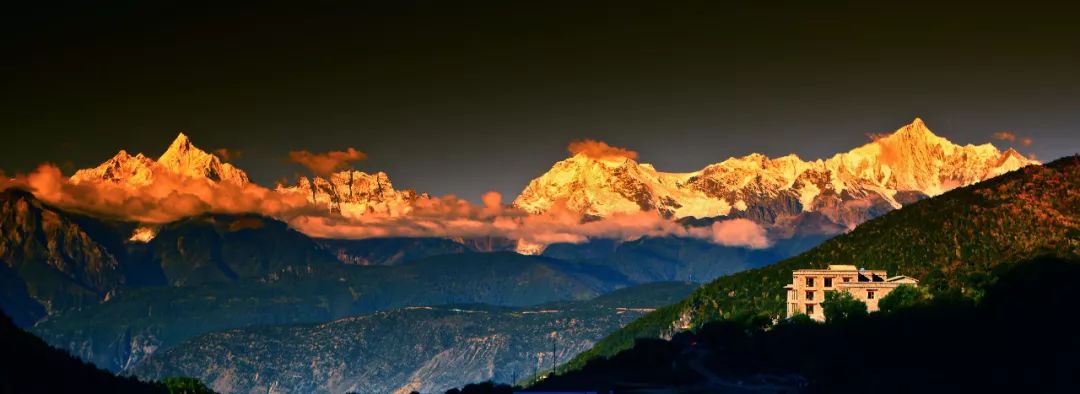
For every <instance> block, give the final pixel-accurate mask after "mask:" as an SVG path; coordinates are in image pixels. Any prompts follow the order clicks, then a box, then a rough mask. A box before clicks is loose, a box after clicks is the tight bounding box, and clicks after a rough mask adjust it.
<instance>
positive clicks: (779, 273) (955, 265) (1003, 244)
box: [572, 156, 1080, 366]
mask: <svg viewBox="0 0 1080 394" xmlns="http://www.w3.org/2000/svg"><path fill="white" fill-rule="evenodd" d="M1078 190H1080V156H1072V157H1066V158H1062V159H1059V160H1056V161H1054V162H1052V163H1049V164H1047V165H1044V166H1028V167H1024V168H1022V169H1020V170H1017V171H1014V172H1011V173H1008V174H1005V175H1002V176H999V177H996V178H993V179H991V180H988V181H985V182H980V183H977V184H975V185H972V186H968V187H964V188H960V189H956V190H953V191H950V192H947V193H945V194H943V195H941V196H938V197H934V198H930V199H926V200H923V201H919V202H917V203H914V204H911V205H909V206H907V207H905V208H904V209H900V210H897V211H893V212H890V213H888V214H886V215H884V216H882V217H880V218H877V219H874V220H871V221H869V222H867V223H864V224H862V225H861V226H859V227H858V228H856V229H855V230H853V231H851V232H850V233H848V234H844V235H841V236H838V237H836V238H833V239H831V240H829V241H826V242H824V243H823V244H821V245H820V246H817V247H815V248H813V249H811V250H809V251H807V252H806V253H803V254H800V255H798V256H796V257H792V258H790V259H786V260H784V261H781V262H779V263H777V264H773V265H770V266H767V267H763V268H759V269H754V270H749V271H744V272H740V273H737V274H733V275H730V276H725V277H721V278H719V279H717V280H715V281H713V282H711V283H709V284H707V285H705V286H703V287H702V288H701V289H699V290H697V291H695V292H694V294H692V295H691V296H690V297H688V298H687V299H685V300H683V301H681V302H680V303H677V304H674V305H671V306H668V307H664V308H661V309H659V310H657V311H656V312H654V313H652V314H650V315H647V316H645V317H643V318H642V319H640V320H638V321H635V322H634V323H631V324H630V325H628V326H627V327H625V328H624V329H622V330H620V331H618V332H616V333H614V334H612V335H611V336H609V337H608V338H605V339H604V340H603V341H601V342H600V343H599V344H598V345H597V346H596V347H595V348H593V349H591V350H590V351H589V352H586V353H584V354H583V355H582V356H580V357H579V358H578V359H576V360H574V361H573V362H572V365H573V366H580V365H582V363H583V362H584V361H585V360H587V359H589V358H593V357H596V356H610V355H613V354H614V353H615V352H617V351H619V350H622V349H626V348H628V347H629V346H630V345H631V344H632V341H633V340H634V338H637V337H659V336H663V335H669V334H670V333H671V332H672V331H673V330H677V329H683V328H688V327H696V326H700V325H701V324H703V323H705V322H708V321H713V320H717V319H726V318H732V317H735V316H738V315H741V314H748V313H763V314H767V315H769V316H773V317H778V316H782V313H783V312H784V302H785V293H784V289H783V286H784V285H785V284H787V283H789V282H790V281H791V271H792V270H795V269H802V268H824V267H825V266H826V265H828V264H834V263H843V264H854V265H857V266H860V267H866V268H875V269H885V270H888V271H889V273H890V274H895V275H908V276H912V277H915V278H919V279H920V280H921V282H920V285H922V286H927V287H929V288H931V289H933V290H935V291H949V290H953V291H959V292H961V293H963V294H965V295H969V296H972V297H976V298H978V297H980V295H981V294H982V292H983V291H984V289H985V288H986V287H987V286H989V285H990V284H991V283H992V282H993V279H994V275H993V273H994V272H995V270H998V269H1004V268H1005V267H1007V265H1008V264H1009V263H1011V262H1015V261H1021V260H1025V259H1031V258H1034V257H1036V256H1040V255H1044V254H1054V255H1059V256H1064V257H1068V258H1076V257H1077V256H1080V193H1078V192H1077V191H1078Z"/></svg>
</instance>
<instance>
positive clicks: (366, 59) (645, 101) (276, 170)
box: [0, 0, 1080, 200]
mask: <svg viewBox="0 0 1080 394" xmlns="http://www.w3.org/2000/svg"><path fill="white" fill-rule="evenodd" d="M36 3H41V2H36ZM81 3H86V4H81ZM89 3H94V4H93V5H91V4H89ZM142 3H154V4H142ZM632 3H633V2H628V1H619V2H607V3H605V2H585V1H575V2H566V3H560V2H549V1H508V2H500V3H477V2H468V1H438V2H416V1H397V0H394V1H391V0H386V1H375V2H364V3H362V4H359V5H352V6H350V7H351V8H347V9H342V8H340V7H337V8H334V7H321V6H316V5H313V4H314V3H311V2H289V3H287V4H285V5H281V6H265V5H262V6H259V7H254V6H252V7H248V6H229V7H223V6H220V5H215V6H209V5H198V4H197V3H194V2H183V3H182V4H184V6H183V7H181V6H179V5H170V4H169V3H167V2H138V1H131V2H119V3H113V5H111V6H105V5H104V4H106V2H79V3H76V4H75V5H66V6H65V5H63V4H62V3H58V2H50V3H49V4H48V5H47V6H40V7H39V8H35V9H11V8H8V9H5V10H4V11H3V12H0V13H2V14H3V16H2V17H0V18H2V20H0V22H2V23H0V24H2V27H0V29H2V30H0V33H2V34H3V38H2V45H3V46H2V49H3V55H0V73H2V74H0V75H2V81H3V85H2V86H3V96H2V97H3V99H2V100H3V101H2V102H0V130H3V135H4V138H3V140H2V143H0V168H2V169H4V170H6V171H7V172H8V173H11V172H14V171H25V170H27V169H30V168H32V167H33V166H35V165H36V164H37V163H40V162H44V161H50V162H55V163H60V164H66V165H67V166H68V167H65V168H66V170H67V171H68V172H69V173H70V170H71V169H72V168H81V167H88V166H92V165H96V164H97V163H98V162H100V161H102V160H104V159H106V158H108V157H110V156H111V155H112V154H114V153H115V151H116V150H118V149H120V148H125V149H128V150H129V151H133V152H135V151H141V152H145V153H147V154H149V155H151V156H156V155H158V154H160V153H161V152H162V151H163V150H164V148H165V146H166V145H167V144H168V143H169V142H170V141H171V140H172V138H173V137H174V136H175V134H176V132H177V131H180V130H183V131H185V132H187V133H188V134H189V135H190V136H191V137H192V139H193V140H194V141H195V143H196V144H197V145H200V146H201V147H203V148H207V149H213V148H220V147H226V148H231V149H239V150H242V151H244V156H243V157H242V158H241V159H239V160H236V161H235V162H236V164H237V165H238V166H240V167H241V168H244V169H245V170H247V171H248V172H249V173H250V174H251V175H252V176H253V177H254V179H256V180H257V181H259V182H261V183H264V184H270V183H271V182H272V181H273V180H275V179H278V178H281V177H285V176H292V175H294V174H296V173H299V172H301V171H302V170H301V168H300V167H298V166H296V165H293V164H290V163H288V162H287V161H286V159H285V157H286V155H287V153H288V151H290V150H296V149H309V150H313V151H323V150H329V149H343V148H345V147H349V146H352V147H355V148H357V149H360V150H362V151H365V152H367V153H368V154H369V155H370V157H371V158H370V160H368V161H366V162H362V163H360V164H359V165H358V168H359V169H361V170H366V171H372V170H384V171H387V172H388V173H389V174H390V176H391V179H392V180H393V181H394V182H395V185H397V186H402V187H412V188H417V189H419V190H421V191H427V192H431V193H433V194H444V193H455V194H458V195H460V196H462V197H466V198H469V199H473V200H476V199H477V198H478V197H479V195H480V194H481V193H482V192H484V191H486V190H497V191H500V192H503V193H504V194H505V195H506V199H507V200H509V199H511V198H513V196H515V195H516V194H517V192H519V191H520V190H521V188H523V187H524V186H525V184H526V183H527V182H528V181H529V180H530V179H531V178H533V177H535V176H537V175H539V174H541V173H542V172H544V171H546V170H547V169H548V168H549V167H550V165H551V164H552V163H553V162H554V161H556V160H559V159H561V158H563V157H565V156H566V151H565V146H566V144H567V142H569V141H570V140H572V139H579V138H595V139H601V140H604V141H607V142H609V143H611V144H613V145H619V146H625V147H628V148H631V149H634V150H637V151H639V152H640V153H641V161H643V162H651V163H654V164H655V165H656V166H657V167H658V168H660V169H663V170H671V171H687V170H694V169H698V168H700V167H702V166H704V165H705V164H708V163H713V162H717V161H721V160H723V159H725V158H727V157H729V156H732V155H744V154H747V153H750V152H761V153H766V154H769V155H773V156H775V155H782V154H787V153H791V152H794V153H797V154H799V155H800V156H802V157H803V158H818V157H823V156H827V155H830V154H832V153H834V152H837V151H841V150H847V149H849V148H851V147H854V146H856V145H859V144H861V143H864V142H866V141H867V137H866V134H867V133H872V132H884V131H891V130H893V129H896V128H897V127H899V126H901V125H903V124H906V123H907V122H909V121H910V120H911V119H912V118H914V117H915V116H921V117H922V118H923V119H924V120H926V122H927V124H928V125H929V126H930V127H931V128H932V129H934V130H935V131H936V132H937V133H938V134H940V135H943V136H945V137H947V138H949V139H951V140H953V141H954V142H957V143H968V142H974V143H982V142H988V141H990V135H991V134H992V133H994V132H996V131H1012V132H1015V133H1016V134H1018V135H1020V136H1022V137H1023V136H1029V137H1031V138H1032V139H1033V140H1034V143H1033V144H1032V145H1031V146H1030V147H1028V148H1022V149H1021V151H1023V152H1025V153H1027V152H1033V153H1036V154H1038V156H1039V158H1041V159H1044V160H1045V159H1052V158H1056V157H1060V156H1063V155H1066V154H1071V153H1075V152H1077V151H1080V132H1077V131H1076V128H1077V126H1078V125H1080V23H1076V15H1078V13H1076V12H1074V10H1064V9H1051V8H1036V7H1035V6H1034V4H1035V3H1034V2H1021V3H1020V4H1024V5H1026V6H1029V8H1027V9H1017V8H1015V7H1012V8H990V7H989V6H986V5H971V6H958V5H954V6H950V7H948V8H942V7H941V6H934V5H933V4H934V3H933V2H926V3H922V2H917V1H916V2H911V1H905V2H889V3H893V4H891V5H889V6H886V5H883V4H877V3H885V2H864V3H875V4H862V5H848V4H846V2H837V1H799V2H791V3H787V2H775V1H774V2H757V1H755V2H749V1H748V2H740V3H755V4H758V3H767V4H759V5H748V4H735V3H724V2H718V1H710V2H700V3H692V2H656V4H655V5H646V6H642V5H636V4H635V5H631V4H632ZM178 4H179V3H178ZM996 144H997V145H999V146H1002V144H1003V143H996Z"/></svg>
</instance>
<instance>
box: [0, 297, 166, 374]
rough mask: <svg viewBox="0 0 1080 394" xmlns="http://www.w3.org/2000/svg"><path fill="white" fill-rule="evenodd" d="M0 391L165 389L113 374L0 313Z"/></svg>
mask: <svg viewBox="0 0 1080 394" xmlns="http://www.w3.org/2000/svg"><path fill="white" fill-rule="evenodd" d="M0 349H4V354H3V357H0V392H3V393H79V392H88V391H93V392H102V393H168V392H169V391H168V390H167V389H166V388H165V387H164V386H162V385H159V384H152V383H143V382H140V381H138V380H136V379H134V378H130V377H127V378H125V377H117V376H113V375H112V374H110V373H109V372H107V371H103V370H100V369H97V368H95V367H94V366H93V365H89V364H86V363H84V362H82V361H79V360H78V359H76V358H74V357H71V356H70V355H68V354H67V353H66V352H64V351H62V350H59V349H56V348H52V347H50V346H49V345H46V344H45V342H43V341H42V340H41V339H38V338H37V337H34V336H33V335H31V334H30V333H28V332H26V331H23V330H21V329H19V328H18V327H16V326H15V325H14V324H13V323H12V321H11V320H9V319H8V317H7V316H5V315H4V314H2V313H0Z"/></svg>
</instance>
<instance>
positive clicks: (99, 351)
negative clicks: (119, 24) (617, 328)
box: [33, 249, 628, 371]
mask: <svg viewBox="0 0 1080 394" xmlns="http://www.w3.org/2000/svg"><path fill="white" fill-rule="evenodd" d="M200 250H205V249H200ZM187 256H188V257H197V256H198V255H197V254H189V255H187ZM241 256H244V255H243V254H241ZM328 258H331V257H328ZM193 261H203V260H201V259H198V258H195V259H193ZM239 261H245V262H246V261H247V260H245V259H240V260H239ZM334 263H336V264H310V265H307V264H294V265H285V266H283V267H282V268H280V269H278V270H276V271H267V273H266V274H265V275H261V276H256V277H244V276H239V277H238V278H237V279H236V280H229V279H228V278H224V277H218V276H209V275H187V276H184V277H187V278H197V279H200V280H201V281H202V284H199V285H195V284H190V285H185V286H182V287H176V286H154V287H143V288H138V289H128V290H126V291H124V292H122V293H120V294H118V295H117V296H115V297H111V298H110V299H109V300H108V301H106V302H102V303H100V304H96V305H91V306H87V307H84V308H82V309H80V310H74V311H68V312H66V313H62V314H58V315H55V316H50V317H49V319H47V320H45V321H43V322H41V323H39V324H38V325H37V326H35V327H34V329H33V331H34V333H35V334H38V335H40V336H41V337H42V338H45V339H46V340H47V341H48V342H49V343H51V344H53V345H56V346H59V347H62V348H64V349H67V350H69V351H71V352H72V353H73V354H75V355H77V356H79V357H81V358H83V359H85V360H88V361H92V362H94V363H95V364H96V365H98V366H101V367H102V368H106V369H109V370H112V371H121V370H124V369H126V368H130V367H132V366H134V365H135V364H136V363H138V362H139V361H140V360H142V359H143V358H145V357H147V356H149V355H151V354H153V353H155V352H157V351H160V350H163V349H167V348H169V347H171V346H174V345H176V344H178V343H180V342H182V341H184V340H186V339H188V338H191V337H193V336H196V335H200V334H203V333H207V332H211V331H217V330H226V329H231V328H238V327H250V326H257V325H268V324H287V323H316V322H323V321H329V320H332V319H337V318H341V317H344V316H350V315H356V314H361V313H371V312H373V311H379V310H386V309H392V308H402V307H406V306H410V305H439V304H447V303H484V304H491V305H503V306H524V305H534V304H538V303H543V302H550V301H556V300H575V299H589V298H592V297H595V296H597V295H600V294H603V293H606V292H609V291H611V290H614V289H615V288H618V287H621V286H625V285H626V284H627V283H628V282H627V281H626V280H625V278H624V277H622V276H621V275H618V274H614V273H611V272H610V271H609V270H605V269H602V268H596V267H590V266H582V265H578V264H574V263H567V262H562V261H558V260H554V259H550V258H542V257H536V256H522V255H518V254H515V253H505V252H504V253H461V254H452V255H443V256H435V257H431V258H427V259H422V260H417V261H413V262H409V263H405V264H400V265H396V266H357V265H345V264H340V263H337V262H334ZM220 269H221V268H220V267H218V266H216V265H214V266H213V270H212V271H209V272H214V273H215V275H217V274H218V273H219V272H221V271H219V270H220ZM206 279H214V280H206ZM184 283H187V282H184Z"/></svg>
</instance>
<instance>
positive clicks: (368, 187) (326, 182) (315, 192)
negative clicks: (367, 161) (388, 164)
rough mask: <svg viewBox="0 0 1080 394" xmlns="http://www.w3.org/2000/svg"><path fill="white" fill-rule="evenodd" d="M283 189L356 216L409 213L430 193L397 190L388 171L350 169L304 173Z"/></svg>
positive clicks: (279, 190) (281, 189)
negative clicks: (335, 171)
mask: <svg viewBox="0 0 1080 394" xmlns="http://www.w3.org/2000/svg"><path fill="white" fill-rule="evenodd" d="M277 191H278V192H281V193H300V194H302V195H304V196H306V197H307V198H308V201H312V202H314V203H316V204H320V205H325V206H328V207H330V209H331V210H332V211H334V212H339V213H341V214H342V215H345V216H350V217H355V216H360V215H365V214H368V213H380V214H386V215H391V216H398V215H403V214H406V213H408V212H409V211H410V210H411V208H412V203H413V202H415V201H416V199H417V198H421V197H426V196H427V195H426V194H422V193H420V194H418V193H417V192H416V191H414V190H409V189H406V190H396V189H394V185H393V183H391V182H390V177H388V176H387V175H386V173H384V172H376V173H374V174H368V173H365V172H361V171H355V170H349V171H341V172H337V173H334V174H331V175H330V176H329V177H327V178H323V177H318V176H316V177H311V178H308V177H306V176H301V177H299V178H298V179H297V181H296V184H295V185H292V186H285V185H278V187H277Z"/></svg>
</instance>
